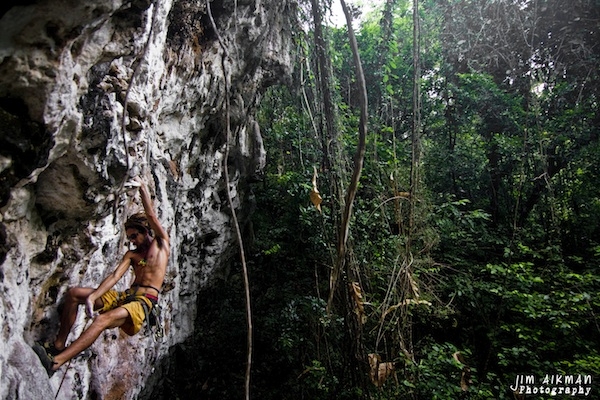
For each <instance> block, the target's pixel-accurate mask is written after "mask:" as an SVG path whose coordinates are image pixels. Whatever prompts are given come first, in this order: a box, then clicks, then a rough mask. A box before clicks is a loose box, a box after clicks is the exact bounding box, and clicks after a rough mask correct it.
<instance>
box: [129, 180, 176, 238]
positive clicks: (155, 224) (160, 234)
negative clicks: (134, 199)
mask: <svg viewBox="0 0 600 400" xmlns="http://www.w3.org/2000/svg"><path fill="white" fill-rule="evenodd" d="M135 180H136V182H138V183H139V184H140V197H141V198H142V204H143V205H144V211H145V213H146V217H147V218H148V223H149V224H150V227H151V228H152V230H153V231H154V235H155V236H156V237H157V238H161V239H162V240H163V241H165V242H167V243H168V242H169V234H168V233H167V232H166V231H165V229H164V228H163V227H162V225H161V224H160V221H159V220H158V217H157V216H156V212H155V211H154V206H153V204H152V199H151V198H150V193H149V192H148V187H147V186H146V183H145V182H144V181H142V180H141V179H140V178H136V179H135Z"/></svg>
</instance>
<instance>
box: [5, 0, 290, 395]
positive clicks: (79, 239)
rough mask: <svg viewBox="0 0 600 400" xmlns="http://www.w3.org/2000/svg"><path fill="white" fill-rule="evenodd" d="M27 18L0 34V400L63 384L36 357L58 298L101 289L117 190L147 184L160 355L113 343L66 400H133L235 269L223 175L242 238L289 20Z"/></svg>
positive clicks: (147, 8) (284, 10)
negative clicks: (164, 259)
mask: <svg viewBox="0 0 600 400" xmlns="http://www.w3.org/2000/svg"><path fill="white" fill-rule="evenodd" d="M26 3H27V2H25V3H23V2H21V3H20V4H21V5H18V6H17V5H14V6H13V5H12V4H10V2H9V3H7V4H3V6H2V10H1V11H2V12H3V15H2V16H1V19H0V207H1V211H2V213H1V220H0V263H1V264H0V290H1V291H2V297H1V298H0V316H1V317H2V332H1V339H0V397H1V398H7V399H13V398H20V399H34V398H45V397H48V396H49V395H53V394H54V393H56V392H57V390H58V388H59V385H60V381H61V379H62V377H63V374H64V372H65V370H66V368H64V367H63V369H61V371H60V372H59V373H57V374H55V375H54V376H53V377H52V378H51V379H48V378H47V376H46V373H45V371H44V369H43V368H42V366H41V364H40V363H39V361H38V359H37V357H36V356H35V354H34V353H33V351H32V350H31V348H30V347H29V346H30V345H31V344H32V343H33V341H34V340H38V339H47V338H51V337H53V336H54V335H55V333H56V329H57V324H58V319H57V317H58V312H57V308H58V306H59V300H60V298H61V297H62V295H63V294H64V292H65V291H66V290H67V289H68V287H70V286H90V287H93V286H96V285H97V284H98V283H99V282H100V281H101V280H102V279H103V278H104V277H105V276H106V275H107V274H108V273H109V272H110V271H112V269H113V268H114V267H115V265H116V264H117V262H118V261H119V260H120V257H121V256H122V254H123V253H124V251H125V247H124V245H126V240H125V237H124V233H123V229H122V226H123V223H124V221H125V219H126V218H127V216H128V215H130V214H131V213H133V212H136V211H139V210H140V209H141V205H140V204H139V201H138V200H139V199H138V198H137V197H135V196H132V195H131V193H128V192H127V190H126V189H124V188H123V183H124V182H125V181H126V180H127V179H128V177H130V176H135V175H141V176H143V177H144V178H145V179H146V180H147V181H149V182H150V186H151V190H152V192H153V194H154V195H155V198H154V203H155V208H156V209H157V210H158V215H159V218H160V220H161V221H162V223H163V226H164V227H165V228H166V229H167V230H168V231H169V234H170V236H171V242H172V245H171V246H172V247H171V248H172V251H171V259H170V264H169V267H168V271H167V277H166V281H165V287H164V289H163V293H162V294H161V300H160V304H161V305H162V307H163V317H164V320H165V323H164V328H165V337H164V338H163V339H162V340H155V339H154V337H153V336H152V335H150V334H149V333H148V332H146V331H144V330H142V332H141V333H140V334H138V335H136V336H134V337H126V336H124V335H123V334H122V333H121V332H120V331H119V330H116V329H113V330H108V331H106V332H105V333H104V334H103V335H101V336H100V338H99V340H98V341H97V342H96V343H95V344H94V345H93V346H92V347H91V348H90V349H89V351H87V352H86V353H84V354H83V355H82V356H80V357H78V358H76V359H74V360H73V362H72V363H71V365H70V368H69V369H68V371H67V372H66V377H65V381H64V383H63V385H62V387H61V388H60V392H59V398H65V399H67V398H68V399H74V398H79V399H84V398H96V399H131V398H136V397H137V396H138V394H139V393H140V391H141V390H142V389H143V387H144V386H145V385H146V383H147V378H148V377H149V376H150V375H151V374H152V372H153V369H152V366H153V365H154V364H155V363H156V362H157V361H158V360H160V359H162V358H164V357H165V356H166V355H167V354H168V351H169V348H171V347H172V346H174V345H176V344H177V343H180V342H182V341H184V340H185V339H186V338H187V337H189V336H190V335H191V334H192V331H193V327H194V319H195V316H196V313H197V310H196V304H197V298H196V296H197V293H198V290H199V289H200V288H202V287H204V286H205V285H208V284H210V281H211V279H212V278H213V277H214V276H217V275H218V274H219V272H220V271H222V270H223V268H226V266H227V264H228V263H229V261H230V260H231V258H232V257H234V256H236V252H237V250H236V240H235V237H234V231H233V226H232V219H231V210H230V209H229V207H228V202H227V190H226V187H225V180H224V164H226V165H227V166H228V174H229V179H230V188H229V189H230V192H231V195H232V196H233V203H234V205H235V207H236V213H238V216H239V217H240V219H241V221H242V222H243V221H244V219H245V218H244V216H245V215H247V212H248V209H249V207H248V204H249V202H250V197H251V196H250V193H249V187H248V182H250V181H251V180H252V179H255V178H256V176H257V175H259V174H260V173H261V169H262V167H263V165H264V162H265V154H264V149H263V146H262V139H261V136H260V128H259V127H258V125H257V123H256V122H255V121H254V119H253V113H254V111H255V109H256V107H257V106H258V104H259V102H260V96H261V93H262V92H263V90H264V89H265V88H266V87H268V86H269V85H272V84H274V83H277V82H280V81H281V80H282V79H287V77H289V76H290V74H291V69H292V60H291V45H292V35H293V32H292V29H293V28H292V27H293V26H295V24H296V23H295V15H296V12H295V10H294V9H293V7H294V6H295V4H296V3H294V2H292V1H287V0H269V1H234V0H229V1H221V0H215V1H212V2H211V3H210V10H211V13H210V14H212V16H213V17H214V21H215V25H216V27H217V31H215V30H214V29H213V25H212V23H211V19H210V16H209V12H208V8H207V3H206V2H204V1H192V0H179V1H177V0H174V1H172V0H156V1H154V2H151V1H149V0H133V1H121V0H93V1H92V0H84V1H69V0H64V1H61V0H41V1H36V2H33V1H32V2H29V3H31V4H30V5H22V4H26ZM224 49H225V50H224ZM226 99H229V101H226ZM227 104H229V106H226V105H227ZM124 110H125V115H124V117H125V118H123V114H124ZM227 120H229V121H230V127H231V141H230V145H229V159H228V160H227V162H226V163H224V162H223V161H224V157H225V154H226V143H227V140H226V131H227V129H226V127H227V125H226V121H227ZM133 199H135V201H134V200H133ZM127 283H128V282H127V279H124V280H123V282H121V283H120V284H119V286H118V288H121V289H122V288H125V287H127ZM84 325H85V320H84V319H83V316H81V317H80V319H79V320H78V322H77V323H76V325H75V328H74V330H73V334H75V335H76V334H79V332H80V331H81V329H83V327H84ZM71 338H73V336H71Z"/></svg>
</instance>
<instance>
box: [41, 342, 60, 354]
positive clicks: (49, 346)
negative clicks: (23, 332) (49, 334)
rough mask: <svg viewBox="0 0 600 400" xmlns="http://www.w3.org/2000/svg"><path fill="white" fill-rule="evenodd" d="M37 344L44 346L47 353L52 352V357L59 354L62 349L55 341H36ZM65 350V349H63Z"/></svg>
mask: <svg viewBox="0 0 600 400" xmlns="http://www.w3.org/2000/svg"><path fill="white" fill-rule="evenodd" d="M35 344H36V345H39V346H42V347H43V348H44V350H46V353H48V354H50V355H51V356H52V357H54V356H56V355H58V354H59V353H60V352H61V351H62V350H58V349H57V348H56V346H54V343H52V342H35ZM63 350H64V349H63Z"/></svg>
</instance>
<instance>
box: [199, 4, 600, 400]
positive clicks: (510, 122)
mask: <svg viewBox="0 0 600 400" xmlns="http://www.w3.org/2000/svg"><path fill="white" fill-rule="evenodd" d="M311 3H312V5H313V6H314V5H317V6H318V8H319V10H318V12H319V13H320V14H321V18H322V17H323V16H326V15H327V14H326V8H325V5H323V4H320V3H318V2H316V1H312V2H311ZM415 5H418V13H417V15H418V22H419V24H418V25H417V29H416V30H415V18H414V14H413V11H414V10H415V8H414V7H415ZM300 11H301V16H300V17H301V18H304V22H303V26H309V27H310V28H309V29H307V30H306V31H305V32H304V34H301V35H298V43H297V44H298V54H297V60H298V61H297V68H296V75H295V79H294V84H292V85H290V86H289V87H276V88H271V89H269V90H268V91H267V92H266V93H265V95H264V99H263V101H262V106H261V109H260V114H259V123H260V125H261V127H262V133H263V137H264V139H265V147H266V149H267V154H268V165H267V169H266V172H265V176H264V180H263V181H262V182H260V183H257V184H254V192H255V195H256V205H257V209H256V212H255V213H254V216H253V220H252V224H253V232H254V234H253V241H252V243H251V244H250V245H249V248H250V251H249V252H250V253H251V254H249V260H250V261H249V264H250V281H251V285H252V300H253V304H252V307H253V312H254V318H255V321H254V329H255V337H256V339H255V340H256V342H255V348H254V349H255V350H254V351H255V354H256V360H255V364H254V369H253V378H252V382H253V397H254V398H257V399H311V400H316V399H346V398H347V399H356V398H369V399H457V398H463V399H513V398H515V397H514V394H513V393H512V391H511V390H510V386H511V385H512V384H513V383H514V381H515V377H516V376H518V375H519V374H529V375H534V376H536V377H538V378H539V379H540V380H541V379H542V378H543V377H544V376H545V375H546V374H557V375H562V374H564V375H576V374H589V375H592V376H593V377H594V379H597V377H599V375H600V346H598V344H599V343H600V325H599V320H598V314H599V313H600V299H599V297H598V292H599V290H600V272H599V270H598V262H599V260H600V243H599V240H598V237H599V234H600V220H599V218H600V217H599V216H600V174H599V170H598V165H600V142H599V140H598V139H599V130H600V112H599V95H600V76H599V71H600V69H599V68H598V65H599V61H600V59H599V57H600V47H599V46H598V43H600V29H599V27H600V2H598V1H597V0H572V1H570V2H568V7H565V3H564V2H563V1H561V0H486V1H479V0H477V1H473V0H437V1H433V0H421V1H419V2H416V1H412V0H411V1H408V0H387V1H385V2H382V3H381V5H380V6H379V7H376V8H375V10H374V11H372V12H371V13H369V14H367V15H362V16H361V19H360V20H358V21H355V27H357V40H358V45H359V50H360V54H361V58H362V63H363V68H364V71H365V79H366V82H367V84H366V85H367V89H368V101H369V124H368V126H369V128H368V136H367V151H366V156H365V160H364V169H363V173H362V176H361V180H360V185H359V189H358V193H357V198H356V199H355V202H354V212H353V215H352V221H351V224H350V237H351V239H350V242H349V252H348V254H347V256H346V263H345V268H344V270H343V274H342V277H341V281H340V284H339V286H338V289H337V291H336V293H335V297H334V302H333V305H332V307H331V309H328V307H327V299H328V296H329V293H330V286H329V279H330V272H331V269H332V266H333V263H334V262H335V257H336V240H337V238H338V235H339V232H338V229H339V225H340V210H341V207H342V205H343V191H344V190H345V188H346V187H347V185H348V181H349V177H350V173H351V169H352V165H353V161H352V157H353V155H354V152H355V151H356V146H357V126H358V118H359V115H358V104H357V103H356V99H357V98H358V96H357V93H356V87H355V86H354V83H355V82H356V77H355V75H354V68H353V61H352V54H351V51H350V48H349V45H348V39H347V31H346V28H345V27H340V28H337V27H331V26H326V25H323V26H322V27H321V28H322V30H323V31H322V35H323V43H324V44H322V45H323V46H324V47H323V48H320V49H317V48H316V44H317V45H319V43H320V42H319V41H318V37H315V29H314V21H315V18H314V16H315V15H314V11H315V10H314V9H313V8H311V4H310V3H309V4H305V5H304V6H303V7H301V9H300ZM355 11H356V10H355ZM302 12H304V14H302ZM415 32H416V34H415ZM415 38H416V39H417V40H418V43H420V46H419V49H420V50H419V54H418V61H419V62H418V72H419V73H418V74H416V73H415V63H414V60H415V56H414V54H415V53H414V46H415V41H414V39H415ZM320 56H326V57H328V58H327V60H320V61H326V62H321V63H320V62H319V60H318V57H320ZM415 79H416V82H417V86H418V89H419V90H418V91H417V96H415V85H414V82H415ZM324 96H325V97H326V96H330V102H331V104H330V105H328V104H325V102H324V100H323V99H324ZM416 113H418V117H419V118H418V121H419V123H420V125H419V127H418V128H419V129H416V130H415V126H414V124H415V121H416V120H417V119H416V118H415V117H416V116H417V115H416ZM415 132H416V133H415ZM415 134H416V136H415ZM416 140H417V145H415V141H416ZM415 152H417V153H418V154H415ZM415 155H417V157H415ZM315 171H316V172H317V174H318V177H317V179H316V182H317V186H318V190H319V192H320V195H321V196H322V198H323V202H322V204H321V205H320V207H321V211H319V210H317V209H316V208H315V207H314V205H313V204H311V201H310V192H311V190H312V189H313V185H312V183H311V180H312V179H313V176H314V174H315ZM222 285H223V286H222V287H220V288H219V289H215V290H214V291H211V293H207V294H206V295H205V296H203V300H202V302H203V307H202V308H201V309H204V310H206V309H207V307H208V308H209V309H210V310H209V311H207V313H206V315H203V316H200V317H199V329H198V337H197V339H198V341H197V343H195V344H194V348H195V349H196V350H195V351H198V354H201V358H202V359H204V360H205V361H204V362H205V364H203V365H201V366H197V367H195V368H197V373H198V374H199V376H202V379H201V380H200V381H201V382H200V383H199V384H197V386H196V389H197V390H198V393H203V394H204V395H205V397H206V398H239V397H241V388H242V386H243V385H242V381H243V363H244V354H243V353H244V338H245V333H244V329H242V327H243V326H244V320H243V312H242V310H243V304H242V299H243V287H242V285H241V278H240V276H239V274H238V272H235V270H234V271H233V272H232V276H231V277H230V279H229V281H227V282H226V283H225V282H224V283H223V284H222ZM369 354H377V355H378V356H379V357H380V360H381V361H382V362H390V363H392V365H393V367H394V368H395V374H392V375H391V376H390V377H389V378H388V379H387V380H386V381H385V383H383V385H382V386H381V387H377V386H376V385H375V384H374V383H373V382H372V381H371V379H370V374H371V373H372V372H373V369H372V366H371V364H370V363H369V361H373V356H372V357H371V358H369ZM382 365H384V364H382ZM187 384H188V385H189V384H190V382H187ZM200 385H204V386H200ZM594 393H595V395H596V396H598V395H599V391H598V389H597V388H596V389H593V392H592V395H591V396H594ZM546 397H548V398H549V397H550V396H549V395H546ZM536 398H544V396H540V397H536Z"/></svg>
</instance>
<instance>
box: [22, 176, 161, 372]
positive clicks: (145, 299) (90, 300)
mask: <svg viewBox="0 0 600 400" xmlns="http://www.w3.org/2000/svg"><path fill="white" fill-rule="evenodd" d="M134 183H136V184H139V192H140V196H141V198H142V204H143V205H144V211H145V213H139V214H135V215H132V216H131V217H129V219H128V220H127V222H125V230H126V233H127V239H128V240H129V241H130V242H131V243H132V244H133V245H134V246H135V250H129V251H128V252H127V253H125V255H124V256H123V259H122V260H121V262H120V263H119V265H118V266H117V267H116V268H115V270H114V271H113V272H112V273H111V274H110V275H109V276H108V277H107V278H106V279H104V280H103V281H102V283H101V284H100V286H98V288H96V289H92V288H86V287H74V288H71V289H69V291H68V292H67V293H66V295H65V300H64V305H63V310H62V312H61V316H60V329H59V332H58V335H57V337H56V339H55V340H54V343H46V344H43V345H42V344H36V345H34V346H33V349H34V351H35V352H36V354H37V355H38V356H39V357H40V360H41V362H42V365H43V366H44V367H45V368H46V370H47V371H48V375H49V376H52V374H53V373H54V372H55V371H56V370H57V369H58V368H60V367H61V366H62V365H63V364H64V363H66V362H67V361H69V360H70V359H72V358H73V357H75V356H76V355H77V354H79V353H80V352H82V351H83V350H85V349H87V348H88V347H89V346H91V345H92V343H94V341H95V340H96V339H97V338H98V336H100V334H101V333H102V331H104V330H105V329H110V328H116V327H120V328H121V329H122V330H123V331H124V332H125V333H127V334H128V335H130V336H132V335H135V334H136V333H137V332H139V330H140V328H141V326H142V323H143V322H144V319H145V318H146V316H147V314H149V312H150V310H151V309H152V307H153V305H154V304H156V302H157V300H158V295H159V293H160V289H161V287H162V284H163V281H164V278H165V272H166V269H167V262H168V260H169V252H170V249H169V236H168V234H167V232H166V231H165V230H164V229H163V227H162V226H161V224H160V222H159V221H158V218H157V216H156V214H155V212H154V209H153V207H152V200H151V199H150V195H149V193H148V188H147V187H146V184H145V183H144V182H142V181H141V180H140V179H139V178H136V179H135V182H134ZM152 232H154V235H153V234H152ZM130 266H132V267H133V272H134V274H135V279H134V281H133V283H132V285H131V288H129V289H127V290H126V291H125V292H117V291H116V290H113V289H112V287H113V286H114V285H115V284H116V283H117V282H118V281H119V280H120V279H121V277H122V276H123V275H124V274H125V272H127V270H128V269H129V267H130ZM81 304H85V311H86V314H87V316H88V317H89V318H93V322H92V324H91V325H90V327H89V328H88V329H86V330H85V331H84V332H83V333H82V334H81V336H80V337H79V338H78V339H76V340H75V341H74V342H73V343H71V345H70V346H68V347H65V345H66V341H67V336H68V335H69V332H70V331H71V328H72V327H73V324H74V323H75V319H76V317H77V311H78V308H79V305H81ZM96 310H97V311H98V312H99V313H98V314H97V315H95V316H94V311H96Z"/></svg>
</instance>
